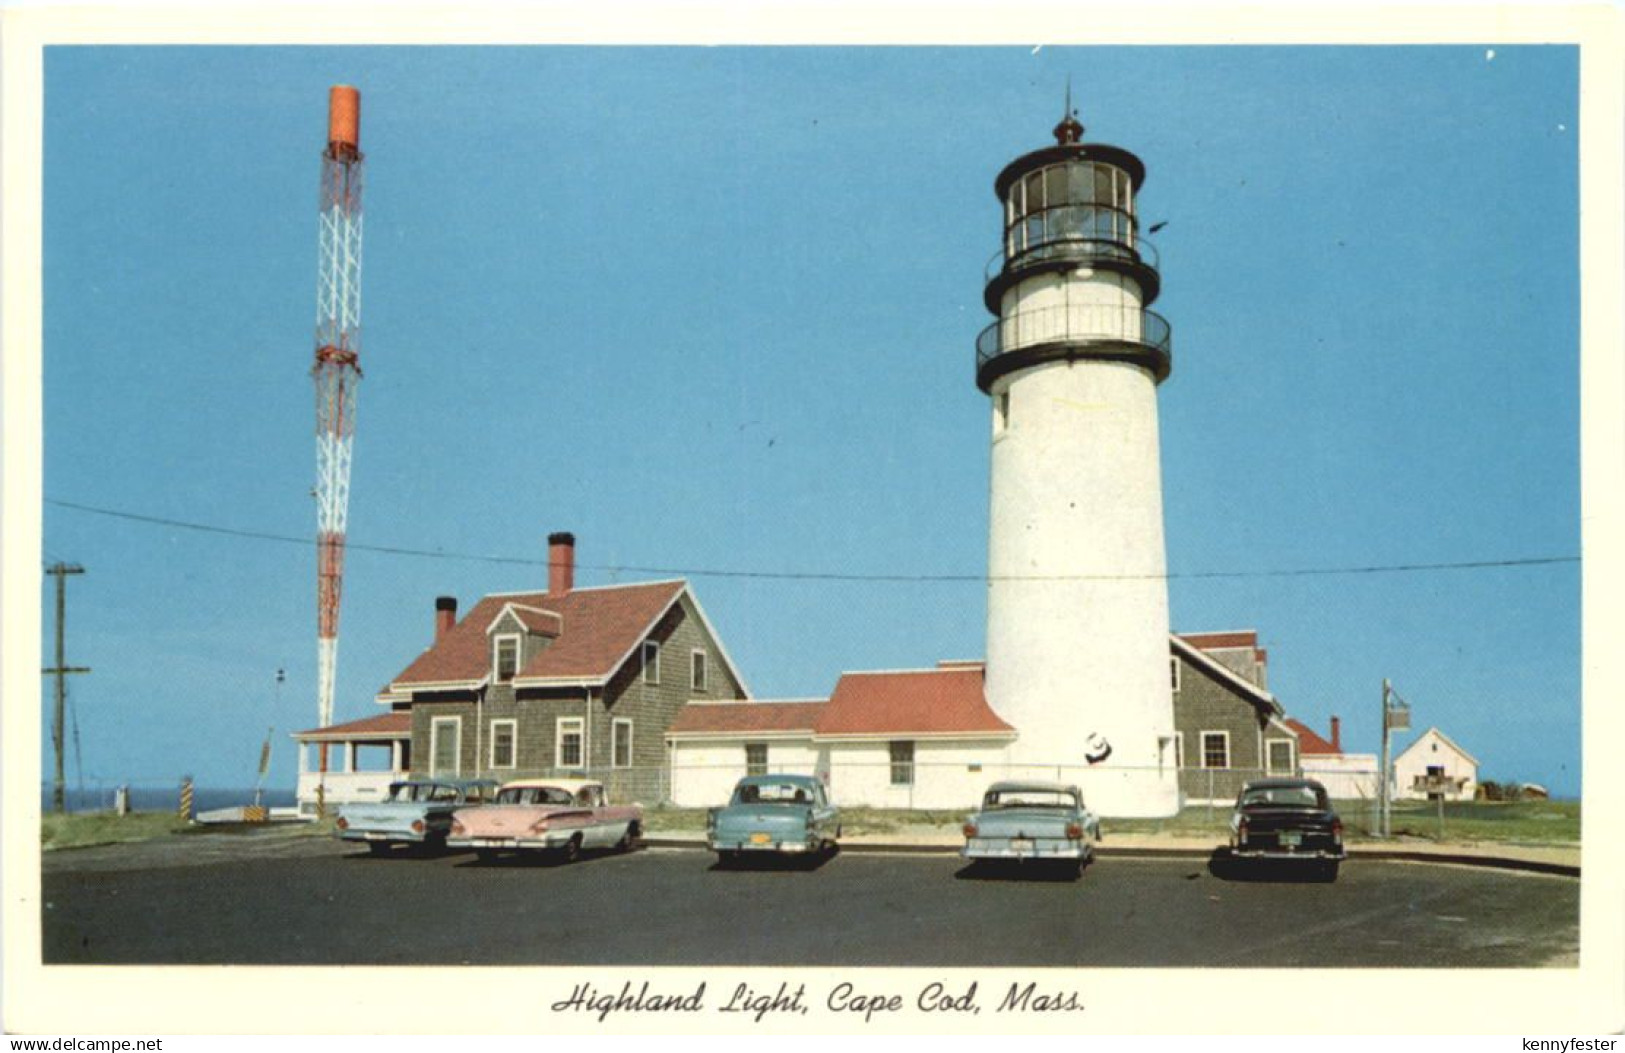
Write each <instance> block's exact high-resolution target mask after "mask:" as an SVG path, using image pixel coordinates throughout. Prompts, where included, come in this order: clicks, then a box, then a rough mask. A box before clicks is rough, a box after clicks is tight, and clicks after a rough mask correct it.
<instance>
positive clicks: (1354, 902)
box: [41, 838, 1580, 968]
mask: <svg viewBox="0 0 1625 1053" xmlns="http://www.w3.org/2000/svg"><path fill="white" fill-rule="evenodd" d="M200 848H202V846H198V845H193V846H186V847H185V848H183V849H181V850H179V852H178V853H177V852H175V851H170V852H168V853H167V854H165V852H164V851H163V850H162V849H152V848H148V846H139V847H138V848H133V849H132V848H128V847H124V848H107V849H92V850H84V851H81V852H61V853H52V855H51V856H50V857H48V858H47V860H46V863H45V866H44V873H43V888H42V895H43V901H44V902H43V904H42V910H41V919H42V928H43V938H44V959H45V961H46V962H47V963H143V964H216V963H239V964H278V965H288V964H449V965H455V964H468V965H563V964H599V965H603V964H608V965H685V964H717V965H812V966H821V965H864V966H905V965H910V966H922V965H954V966H1020V965H1028V966H1032V965H1037V966H1113V967H1133V966H1168V967H1214V966H1232V967H1271V968H1280V967H1295V966H1324V967H1349V966H1385V967H1406V966H1415V967H1441V966H1467V967H1524V966H1542V965H1557V966H1563V965H1573V964H1575V962H1576V961H1577V960H1578V947H1579V892H1580V883H1579V882H1578V881H1576V880H1574V879H1572V878H1567V877H1560V876H1551V875H1543V874H1528V873H1519V872H1509V871H1497V870H1484V869H1478V868H1472V867H1463V866H1452V865H1430V864H1416V863H1400V862H1378V861H1374V860H1352V861H1350V862H1348V863H1346V864H1345V865H1344V868H1343V872H1342V875H1341V876H1340V877H1339V878H1338V880H1337V881H1336V883H1334V884H1325V883H1320V882H1315V881H1310V880H1301V879H1299V878H1298V877H1297V876H1296V875H1294V874H1292V873H1290V872H1285V873H1282V872H1269V873H1265V874H1238V875H1230V874H1228V873H1227V872H1226V871H1225V870H1224V869H1223V868H1221V869H1220V871H1219V872H1218V873H1217V874H1216V873H1215V872H1214V871H1213V870H1212V869H1210V867H1209V866H1208V863H1207V861H1205V860H1202V859H1196V858H1181V859H1166V858H1159V859H1124V858H1103V859H1101V860H1099V861H1098V862H1096V863H1095V864H1093V865H1092V866H1090V867H1089V869H1088V870H1087V871H1086V872H1085V874H1084V875H1083V876H1082V877H1081V878H1078V879H1075V880H1074V879H1071V877H1070V876H1068V875H1059V874H1051V873H1043V872H1033V871H1031V870H1024V871H1015V872H1011V871H993V872H983V871H980V870H978V869H976V868H971V867H967V866H966V865H965V864H964V862H963V861H962V860H960V859H958V858H957V857H955V856H949V855H936V854H931V855H882V854H869V853H863V854H859V853H855V852H848V853H845V854H842V855H840V856H837V857H836V858H834V859H830V860H828V861H825V862H823V863H822V864H821V865H817V866H812V867H808V866H804V865H803V866H776V865H769V866H759V867H754V866H753V867H750V868H741V869H727V870H722V869H718V868H717V867H716V866H715V862H714V857H712V856H711V855H710V854H709V853H705V852H699V851H693V850H677V849H658V848H656V849H647V850H643V851H639V852H634V853H631V854H629V855H606V856H599V857H587V858H584V859H583V860H581V861H580V862H577V863H574V864H570V865H562V866H561V865H556V864H554V863H552V862H551V861H545V862H530V861H506V860H504V861H500V862H497V863H495V864H482V863H478V862H476V861H475V860H474V858H473V857H472V856H471V855H466V854H459V855H446V856H439V857H429V858H413V857H410V856H407V855H401V856H399V857H392V858H384V859H378V858H373V857H371V856H369V855H368V854H367V853H366V852H365V851H357V850H356V849H355V848H354V847H353V846H348V845H340V844H338V843H336V842H333V841H331V840H324V839H314V838H310V839H302V840H296V841H291V842H287V843H284V844H281V845H279V846H276V847H274V848H273V849H270V850H266V849H262V848H258V847H256V846H254V845H252V844H248V843H241V844H240V846H239V848H238V849H237V850H235V851H234V850H232V848H231V846H229V845H227V846H226V847H224V848H222V847H220V846H211V848H210V849H209V850H207V851H199V850H198V849H200ZM75 857H77V858H75Z"/></svg>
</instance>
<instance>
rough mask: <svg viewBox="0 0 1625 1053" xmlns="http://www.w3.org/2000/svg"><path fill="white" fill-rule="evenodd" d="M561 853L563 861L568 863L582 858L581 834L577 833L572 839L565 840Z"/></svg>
mask: <svg viewBox="0 0 1625 1053" xmlns="http://www.w3.org/2000/svg"><path fill="white" fill-rule="evenodd" d="M559 855H560V858H561V859H562V861H563V862H566V863H574V862H575V861H576V860H578V859H580V858H581V835H580V834H577V835H575V836H574V837H572V838H570V840H568V841H566V842H564V847H563V848H562V849H560V850H559Z"/></svg>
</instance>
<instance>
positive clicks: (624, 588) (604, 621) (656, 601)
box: [391, 581, 687, 687]
mask: <svg viewBox="0 0 1625 1053" xmlns="http://www.w3.org/2000/svg"><path fill="white" fill-rule="evenodd" d="M686 587H687V586H686V584H685V583H684V582H681V581H658V582H653V583H650V584H646V585H610V586H606V587H603V588H589V589H573V590H571V591H570V592H565V593H552V592H530V593H513V594H506V595H497V596H486V597H485V598H483V599H481V600H480V601H479V602H478V603H476V604H475V605H474V606H473V607H472V608H471V609H470V610H469V612H468V614H467V615H465V616H464V617H463V619H462V621H460V622H458V623H457V624H456V625H454V626H452V627H451V628H450V629H448V630H446V634H445V635H444V636H442V637H441V638H440V639H439V641H437V642H436V643H435V644H434V646H432V647H430V648H429V649H428V650H427V651H425V652H423V654H421V655H419V656H418V658H417V660H416V661H414V662H413V663H412V664H411V665H409V666H407V667H406V669H405V670H403V671H402V672H401V674H400V675H399V676H397V677H396V678H395V680H394V681H393V684H392V685H391V686H394V685H401V686H403V687H413V686H422V685H426V684H437V683H452V684H462V683H474V682H477V681H479V680H481V679H484V678H485V677H486V676H487V675H489V674H490V672H491V644H490V640H489V638H488V637H487V636H486V633H485V630H486V629H487V628H489V627H490V625H491V620H492V619H493V618H495V617H496V616H497V614H498V613H499V612H500V611H501V610H502V608H503V607H504V606H506V605H507V604H510V603H513V604H519V605H521V606H526V607H541V608H543V609H544V610H547V611H551V612H554V613H556V614H558V615H559V616H560V618H562V619H563V631H562V632H560V633H559V635H558V638H557V639H555V640H554V641H553V642H552V643H551V644H549V645H548V646H547V647H545V648H543V649H542V650H541V652H540V653H539V654H537V655H536V656H535V657H533V658H532V659H531V660H530V661H529V662H527V663H526V664H525V667H524V668H523V669H521V670H519V674H518V676H517V678H516V679H517V680H519V681H525V680H530V679H548V678H567V679H574V680H589V681H591V680H602V679H604V678H606V677H608V676H609V675H610V674H611V673H613V672H614V671H615V666H617V665H618V664H619V663H620V661H621V659H623V658H624V657H626V655H627V654H629V653H630V652H631V650H632V648H633V647H634V646H636V645H637V643H638V641H639V640H641V639H642V638H643V633H645V632H647V631H648V629H649V626H650V625H651V624H653V622H654V620H655V619H656V618H658V617H659V616H660V615H661V614H663V613H665V611H666V610H667V609H668V608H669V607H670V606H671V605H672V604H673V603H675V602H676V600H677V597H678V596H679V595H680V594H681V593H682V591H683V589H684V588H686Z"/></svg>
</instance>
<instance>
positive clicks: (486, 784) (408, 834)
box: [336, 778, 497, 856]
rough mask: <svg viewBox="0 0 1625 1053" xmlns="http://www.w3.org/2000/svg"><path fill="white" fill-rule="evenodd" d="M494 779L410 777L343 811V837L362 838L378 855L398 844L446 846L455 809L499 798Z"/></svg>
mask: <svg viewBox="0 0 1625 1053" xmlns="http://www.w3.org/2000/svg"><path fill="white" fill-rule="evenodd" d="M496 792H497V784H496V781H495V780H493V779H470V780H460V779H429V778H425V779H406V780H403V781H401V782H397V783H391V784H390V787H389V795H388V796H387V797H385V798H384V799H383V800H382V801H378V802H376V803H369V804H347V805H344V806H343V807H342V808H340V809H339V818H338V823H337V824H336V825H337V826H338V836H339V839H340V840H341V841H363V842H365V843H366V845H367V848H368V849H369V850H370V851H371V852H372V854H373V855H375V856H380V855H385V854H387V853H388V852H389V851H390V850H391V849H392V848H393V847H394V846H395V845H398V844H406V845H416V846H421V847H424V848H444V847H445V844H446V836H447V834H448V833H450V831H451V813H452V812H455V811H457V810H458V809H459V808H470V807H473V806H474V805H480V804H485V803H487V802H489V801H490V800H491V799H492V798H494V797H495V796H496Z"/></svg>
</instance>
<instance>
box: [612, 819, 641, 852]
mask: <svg viewBox="0 0 1625 1053" xmlns="http://www.w3.org/2000/svg"><path fill="white" fill-rule="evenodd" d="M642 836H643V832H642V831H641V830H639V829H638V824H637V823H627V824H626V832H625V833H623V834H622V835H621V839H620V840H619V841H617V842H615V851H617V852H630V851H632V849H633V848H635V847H636V846H637V843H638V838H640V837H642Z"/></svg>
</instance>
